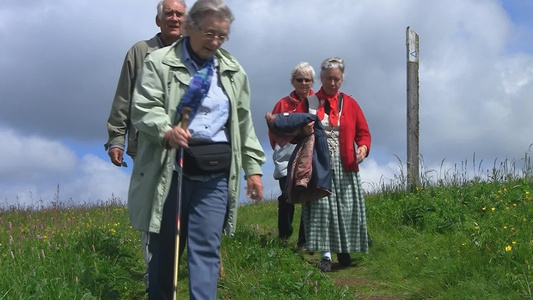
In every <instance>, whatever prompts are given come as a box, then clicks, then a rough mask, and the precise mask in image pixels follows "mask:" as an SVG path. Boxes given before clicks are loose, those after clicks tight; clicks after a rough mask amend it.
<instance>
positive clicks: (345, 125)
mask: <svg viewBox="0 0 533 300" xmlns="http://www.w3.org/2000/svg"><path fill="white" fill-rule="evenodd" d="M341 93H342V92H341ZM342 94H343V101H342V113H341V117H340V121H339V126H340V128H339V148H340V151H341V161H342V165H343V166H344V169H345V170H346V171H348V172H358V171H359V165H358V164H357V162H356V157H355V150H356V145H357V146H358V147H360V146H363V145H365V146H366V147H367V152H366V156H368V154H369V153H370V143H371V141H372V136H371V135H370V131H369V129H368V124H367V122H366V118H365V115H364V114H363V110H362V109H361V107H360V106H359V104H358V103H357V101H355V99H354V98H353V97H352V96H350V95H347V94H345V93H342ZM308 107H309V104H308V103H307V99H306V101H302V102H300V105H298V107H297V108H296V112H308V111H309V109H308ZM354 142H355V144H354Z"/></svg>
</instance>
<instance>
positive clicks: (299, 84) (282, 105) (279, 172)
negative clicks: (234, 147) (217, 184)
mask: <svg viewBox="0 0 533 300" xmlns="http://www.w3.org/2000/svg"><path fill="white" fill-rule="evenodd" d="M314 83H315V70H314V69H313V67H312V66H311V65H309V63H307V62H300V63H298V64H297V65H296V66H295V67H294V69H293V70H292V72H291V84H292V86H293V87H294V90H293V91H292V92H291V93H290V94H289V95H288V96H286V97H283V98H281V99H280V100H279V101H278V102H276V105H274V109H272V114H279V113H292V112H295V111H296V108H297V107H298V106H299V104H300V102H302V100H304V99H305V98H306V97H307V96H310V95H313V90H312V87H313V84H314ZM269 137H270V145H271V146H272V149H273V150H274V153H273V154H272V159H273V161H274V178H275V179H276V180H278V181H279V188H280V190H281V195H280V196H279V197H278V234H279V238H280V239H281V240H284V241H287V240H288V239H289V238H290V236H291V235H292V232H293V228H292V220H293V217H294V204H292V203H287V198H288V196H287V192H286V190H285V189H286V185H287V163H288V162H289V158H290V157H291V154H292V151H293V150H294V148H295V147H296V145H294V144H290V143H289V144H286V145H284V146H283V147H281V146H279V145H278V144H276V142H275V141H274V138H273V137H272V136H271V135H270V132H269ZM297 245H298V247H299V248H303V247H304V246H305V233H304V227H303V219H300V229H299V233H298V241H297Z"/></svg>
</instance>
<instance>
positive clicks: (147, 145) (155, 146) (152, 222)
mask: <svg viewBox="0 0 533 300" xmlns="http://www.w3.org/2000/svg"><path fill="white" fill-rule="evenodd" d="M182 43H183V40H179V41H178V42H176V43H175V44H174V45H172V46H170V47H167V48H163V49H160V50H157V51H155V52H153V53H152V54H150V55H149V56H148V57H147V59H146V60H145V62H144V67H143V70H142V72H141V74H140V76H139V79H138V80H137V83H136V85H135V90H134V93H133V106H132V110H131V120H132V123H133V124H134V125H135V127H136V128H137V130H138V132H139V138H138V152H137V157H136V158H135V164H134V167H133V171H132V175H131V181H130V189H129V195H128V211H129V217H130V222H131V224H132V226H133V228H135V229H137V230H141V231H150V232H155V233H158V232H159V230H160V227H161V218H162V215H163V204H164V202H165V199H166V197H167V195H168V193H169V192H175V191H170V184H171V180H172V172H173V165H174V164H175V160H176V149H171V150H166V149H165V148H164V147H163V144H162V140H163V135H164V134H165V132H167V131H168V130H171V128H172V126H173V125H175V124H176V121H177V119H179V118H178V117H177V116H176V108H177V106H178V103H179V101H180V99H181V98H182V96H183V94H184V93H185V91H186V90H187V87H188V84H189V81H190V79H191V74H190V73H189V71H188V69H187V68H186V67H185V65H184V64H183V62H182V61H181V59H180V58H181V57H182V53H181V52H182V48H183V47H182ZM215 56H216V58H217V60H218V64H219V78H220V82H221V83H222V86H223V87H224V90H225V91H226V94H227V95H228V97H229V100H230V107H231V108H230V117H229V124H230V125H229V126H230V139H231V141H230V142H231V147H232V152H233V155H232V160H231V170H230V174H229V180H228V211H227V213H226V221H225V224H224V234H226V235H232V234H233V233H234V232H235V226H236V224H237V205H238V200H239V194H240V185H241V177H240V174H241V169H244V174H245V176H248V175H254V174H260V175H262V172H261V165H262V164H263V163H264V162H265V154H264V152H263V148H262V147H261V144H260V143H259V140H258V139H257V136H256V135H255V130H254V126H253V123H252V116H251V112H250V87H249V83H248V76H247V75H246V73H245V72H244V70H243V68H242V66H241V65H240V64H239V63H238V62H237V60H235V58H233V57H232V56H231V55H230V54H229V53H228V52H227V51H225V50H223V49H219V50H218V51H217V52H216V54H215Z"/></svg>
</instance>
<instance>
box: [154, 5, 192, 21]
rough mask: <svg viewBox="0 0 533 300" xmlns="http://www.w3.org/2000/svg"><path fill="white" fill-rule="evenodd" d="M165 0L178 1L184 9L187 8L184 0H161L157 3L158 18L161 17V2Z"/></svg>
mask: <svg viewBox="0 0 533 300" xmlns="http://www.w3.org/2000/svg"><path fill="white" fill-rule="evenodd" d="M167 1H176V2H180V3H182V4H183V7H185V9H187V3H185V1H184V0H161V1H159V3H158V4H157V17H158V18H159V20H161V19H162V18H163V4H165V2H167Z"/></svg>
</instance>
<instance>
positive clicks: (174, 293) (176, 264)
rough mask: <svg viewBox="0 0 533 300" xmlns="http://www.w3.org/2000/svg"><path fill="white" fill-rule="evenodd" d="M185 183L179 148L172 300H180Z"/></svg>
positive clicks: (185, 121) (183, 121)
mask: <svg viewBox="0 0 533 300" xmlns="http://www.w3.org/2000/svg"><path fill="white" fill-rule="evenodd" d="M190 113H191V109H190V108H189V107H184V108H183V116H182V118H181V125H180V126H181V128H183V129H187V126H188V125H189V124H188V123H189V114H190ZM182 181H183V147H180V148H179V159H178V184H177V186H178V188H177V191H176V192H177V194H178V197H177V198H178V203H177V204H176V245H175V251H174V276H173V281H172V299H173V300H176V299H177V298H178V269H179V255H180V215H181V184H182Z"/></svg>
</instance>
